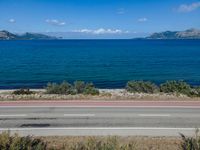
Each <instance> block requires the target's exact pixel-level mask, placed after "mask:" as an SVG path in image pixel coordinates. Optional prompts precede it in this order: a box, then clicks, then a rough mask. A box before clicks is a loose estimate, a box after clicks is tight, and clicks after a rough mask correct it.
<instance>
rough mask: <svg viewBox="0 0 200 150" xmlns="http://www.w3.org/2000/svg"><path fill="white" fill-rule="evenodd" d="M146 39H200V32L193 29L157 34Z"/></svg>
mask: <svg viewBox="0 0 200 150" xmlns="http://www.w3.org/2000/svg"><path fill="white" fill-rule="evenodd" d="M146 39H200V30H198V29H194V28H191V29H188V30H185V31H164V32H156V33H153V34H151V35H150V36H148V37H146Z"/></svg>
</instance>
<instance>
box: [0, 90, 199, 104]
mask: <svg viewBox="0 0 200 150" xmlns="http://www.w3.org/2000/svg"><path fill="white" fill-rule="evenodd" d="M30 90H31V91H34V92H35V93H34V94H30V95H14V94H12V92H13V91H14V89H10V90H0V101H23V100H25V101H26V100H27V101H31V100H66V101H67V100H88V101H90V100H100V101H101V100H102V101H126V100H130V101H200V98H198V97H195V98H192V97H188V96H186V95H183V94H166V93H161V92H160V93H156V94H147V93H130V92H127V91H126V90H125V89H99V92H100V94H99V95H95V96H93V95H83V94H76V95H60V94H45V89H30Z"/></svg>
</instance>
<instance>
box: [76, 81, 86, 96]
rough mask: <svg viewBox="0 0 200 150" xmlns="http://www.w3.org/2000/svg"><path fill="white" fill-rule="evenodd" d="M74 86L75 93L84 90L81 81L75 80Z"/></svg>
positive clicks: (83, 83) (83, 84)
mask: <svg viewBox="0 0 200 150" xmlns="http://www.w3.org/2000/svg"><path fill="white" fill-rule="evenodd" d="M74 88H75V89H76V93H77V94H80V93H83V92H84V89H85V82H83V81H75V82H74Z"/></svg>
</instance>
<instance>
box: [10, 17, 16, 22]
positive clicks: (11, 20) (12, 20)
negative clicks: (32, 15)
mask: <svg viewBox="0 0 200 150" xmlns="http://www.w3.org/2000/svg"><path fill="white" fill-rule="evenodd" d="M8 22H9V23H15V22H16V20H15V19H13V18H11V19H9V20H8Z"/></svg>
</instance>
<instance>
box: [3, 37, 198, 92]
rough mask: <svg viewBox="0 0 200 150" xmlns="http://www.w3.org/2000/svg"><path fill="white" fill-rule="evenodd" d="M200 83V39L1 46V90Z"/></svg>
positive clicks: (51, 42)
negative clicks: (67, 85) (57, 84)
mask: <svg viewBox="0 0 200 150" xmlns="http://www.w3.org/2000/svg"><path fill="white" fill-rule="evenodd" d="M180 79H181V80H185V81H187V82H189V83H191V84H196V85H199V84H200V40H59V41H58V40H57V41H0V88H1V89H8V88H19V87H30V88H41V87H44V86H45V85H46V83H47V82H53V81H54V82H60V81H63V80H66V81H70V82H73V81H74V80H84V81H92V82H94V83H95V85H96V86H97V87H100V88H120V87H124V86H125V84H126V82H127V81H128V80H151V81H154V82H156V83H161V82H164V81H166V80H180Z"/></svg>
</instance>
